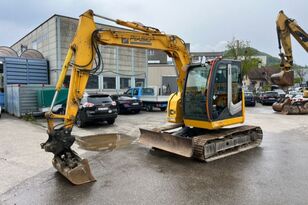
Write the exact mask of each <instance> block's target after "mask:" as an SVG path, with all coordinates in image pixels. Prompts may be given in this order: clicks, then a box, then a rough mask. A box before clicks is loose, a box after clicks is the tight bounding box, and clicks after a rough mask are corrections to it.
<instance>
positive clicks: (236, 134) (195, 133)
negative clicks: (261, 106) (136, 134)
mask: <svg viewBox="0 0 308 205" xmlns="http://www.w3.org/2000/svg"><path fill="white" fill-rule="evenodd" d="M140 131H141V136H140V139H139V142H140V143H141V144H145V145H147V146H151V147H153V148H158V149H161V150H165V151H168V152H171V153H175V154H178V155H181V156H185V157H193V158H196V159H199V160H202V161H206V162H209V161H213V160H216V159H219V158H223V157H226V156H229V155H233V154H236V153H239V152H242V151H245V150H248V149H252V148H254V147H257V146H258V145H260V144H261V141H262V138H263V134H262V130H261V128H260V127H257V126H247V125H244V126H238V127H233V128H223V129H219V130H205V129H199V128H189V127H183V126H181V125H177V126H170V127H165V128H162V129H155V130H144V129H140Z"/></svg>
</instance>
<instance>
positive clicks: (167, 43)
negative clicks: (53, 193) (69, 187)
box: [41, 10, 190, 184]
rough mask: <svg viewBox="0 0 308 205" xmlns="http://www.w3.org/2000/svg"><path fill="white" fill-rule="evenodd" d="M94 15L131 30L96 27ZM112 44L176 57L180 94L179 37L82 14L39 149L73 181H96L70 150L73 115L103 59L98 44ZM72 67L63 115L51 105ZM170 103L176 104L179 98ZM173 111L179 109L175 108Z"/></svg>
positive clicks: (176, 116)
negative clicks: (60, 120) (56, 122)
mask: <svg viewBox="0 0 308 205" xmlns="http://www.w3.org/2000/svg"><path fill="white" fill-rule="evenodd" d="M94 16H97V17H101V18H104V19H107V20H111V21H113V22H115V23H117V24H119V25H122V26H125V27H128V28H132V29H134V31H133V30H132V31H120V30H103V29H97V28H96V25H95V22H94V18H93V17H94ZM99 44H101V45H114V46H122V47H133V48H144V49H158V50H162V51H165V52H166V53H167V54H168V55H169V56H170V57H172V58H173V59H174V60H175V64H176V67H177V68H178V80H177V84H178V87H179V91H178V93H176V94H174V95H177V96H181V92H182V88H183V83H184V78H185V73H186V71H185V68H186V65H187V64H189V63H190V57H189V53H188V51H187V49H186V46H185V43H184V41H183V40H182V39H180V38H179V37H177V36H175V35H167V34H163V33H161V32H160V31H159V30H158V29H156V28H152V27H146V26H144V25H142V24H139V23H134V22H127V21H123V20H113V19H110V18H106V17H103V16H100V15H96V14H94V13H93V11H92V10H89V11H87V12H85V13H84V14H82V15H81V16H80V19H79V24H78V28H77V30H76V34H75V36H74V38H73V41H72V43H71V44H70V47H69V49H68V52H67V55H66V58H65V61H64V63H63V66H62V70H61V74H60V77H59V79H58V82H57V84H56V92H55V95H54V98H53V101H52V104H51V108H50V111H49V112H48V113H46V118H47V123H48V140H47V141H46V142H45V143H42V144H41V147H42V149H45V151H47V152H52V153H53V154H54V159H53V165H54V167H55V168H56V169H57V170H58V171H59V172H60V173H61V174H62V175H63V176H65V177H66V178H67V179H68V180H69V181H71V182H72V183H73V184H83V183H87V182H91V181H95V179H94V177H93V176H92V173H91V170H90V168H89V164H88V161H87V160H85V159H81V158H80V157H79V156H78V155H77V153H76V152H74V151H73V150H71V146H72V144H73V143H74V141H75V137H74V136H72V135H71V132H72V128H73V125H74V122H75V118H76V115H77V112H78V109H79V104H80V100H81V98H82V96H83V94H84V91H85V88H86V85H87V81H88V79H89V75H90V74H93V73H94V72H95V71H97V70H98V69H99V68H100V65H101V62H102V59H101V56H100V51H99V48H98V45H99ZM96 56H97V57H98V63H97V64H96V65H95V67H94V68H93V62H94V59H95V58H96ZM70 67H72V70H71V77H70V85H69V92H68V98H67V103H66V110H65V111H66V112H65V114H64V115H59V114H54V113H53V112H52V108H53V106H54V102H55V101H56V98H57V95H58V92H59V91H60V90H61V88H62V85H63V82H64V78H65V76H66V74H67V72H68V69H69V68H70ZM174 99H175V100H176V101H175V102H172V103H170V105H171V104H172V105H174V106H179V102H178V101H179V100H180V98H174ZM174 109H175V110H176V109H178V110H179V108H174ZM54 119H63V120H64V123H63V125H61V126H59V125H55V123H54ZM169 119H170V121H171V122H182V116H181V113H172V114H171V115H170V117H169Z"/></svg>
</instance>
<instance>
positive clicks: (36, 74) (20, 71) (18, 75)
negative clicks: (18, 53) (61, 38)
mask: <svg viewBox="0 0 308 205" xmlns="http://www.w3.org/2000/svg"><path fill="white" fill-rule="evenodd" d="M1 61H2V63H3V71H4V86H5V85H8V84H48V83H49V82H48V64H47V60H44V59H25V58H15V57H4V58H3V57H1Z"/></svg>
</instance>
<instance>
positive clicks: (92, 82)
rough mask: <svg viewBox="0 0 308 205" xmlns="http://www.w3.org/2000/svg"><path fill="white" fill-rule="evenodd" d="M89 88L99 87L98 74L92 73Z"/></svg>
mask: <svg viewBox="0 0 308 205" xmlns="http://www.w3.org/2000/svg"><path fill="white" fill-rule="evenodd" d="M87 89H98V76H97V75H90V76H89V80H88V83H87Z"/></svg>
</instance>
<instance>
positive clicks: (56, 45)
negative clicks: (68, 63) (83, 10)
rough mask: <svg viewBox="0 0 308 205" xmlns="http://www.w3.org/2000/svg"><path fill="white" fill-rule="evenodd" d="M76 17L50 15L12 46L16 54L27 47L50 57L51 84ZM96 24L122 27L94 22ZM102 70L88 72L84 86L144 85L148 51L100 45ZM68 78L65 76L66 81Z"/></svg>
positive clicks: (119, 88) (98, 88)
mask: <svg viewBox="0 0 308 205" xmlns="http://www.w3.org/2000/svg"><path fill="white" fill-rule="evenodd" d="M77 25H78V19H76V18H71V17H67V16H61V15H53V16H52V17H50V18H49V19H47V20H46V21H45V22H43V23H42V24H41V25H39V26H38V27H36V28H35V29H34V30H32V31H31V32H30V33H28V34H27V35H26V36H24V37H23V38H22V39H20V40H18V41H17V42H16V43H15V44H13V45H12V46H11V48H12V49H14V50H15V51H16V52H17V53H18V54H19V55H20V54H21V53H22V52H23V51H24V50H28V49H35V50H38V51H39V52H40V53H42V55H43V56H44V57H45V58H46V59H47V60H48V61H49V77H50V84H52V85H55V84H56V82H57V79H58V77H59V75H60V72H61V68H62V63H63V62H64V59H65V56H66V53H67V50H68V48H69V44H70V43H71V41H72V39H73V36H74V34H75V31H76V29H77ZM97 28H104V29H113V30H121V29H122V28H119V27H113V26H109V25H104V24H97ZM102 47H103V49H101V52H102V56H103V62H104V63H103V67H104V69H103V72H102V73H101V74H99V75H94V76H91V77H90V79H89V82H88V86H87V89H88V90H95V91H102V90H103V89H104V92H107V93H116V92H117V93H119V92H122V91H124V90H125V89H127V88H128V87H134V86H146V85H147V80H146V77H147V70H148V66H147V64H148V63H147V52H146V50H144V49H135V48H124V47H116V46H101V48H102ZM68 79H69V76H67V78H66V81H67V80H68Z"/></svg>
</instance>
